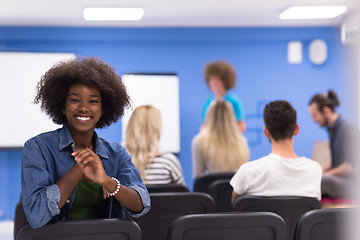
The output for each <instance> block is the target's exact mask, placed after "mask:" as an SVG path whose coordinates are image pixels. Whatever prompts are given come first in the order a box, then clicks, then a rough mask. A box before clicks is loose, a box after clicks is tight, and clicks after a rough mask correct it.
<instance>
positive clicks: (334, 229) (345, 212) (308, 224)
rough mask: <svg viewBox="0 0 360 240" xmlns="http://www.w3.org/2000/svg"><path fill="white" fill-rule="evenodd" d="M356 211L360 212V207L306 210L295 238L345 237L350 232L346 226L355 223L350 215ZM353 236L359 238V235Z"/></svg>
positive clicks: (299, 222) (340, 239)
mask: <svg viewBox="0 0 360 240" xmlns="http://www.w3.org/2000/svg"><path fill="white" fill-rule="evenodd" d="M354 213H357V214H358V213H360V212H359V209H351V208H336V209H316V210H312V211H309V212H306V213H305V214H304V215H303V216H302V217H301V218H300V219H299V221H298V223H297V225H296V229H295V235H294V240H323V239H326V240H342V239H345V236H346V235H347V233H348V231H346V229H345V227H346V226H348V225H351V224H354V222H352V219H351V217H350V216H351V215H352V214H354ZM352 237H354V238H351V239H359V236H352ZM346 239H347V238H346Z"/></svg>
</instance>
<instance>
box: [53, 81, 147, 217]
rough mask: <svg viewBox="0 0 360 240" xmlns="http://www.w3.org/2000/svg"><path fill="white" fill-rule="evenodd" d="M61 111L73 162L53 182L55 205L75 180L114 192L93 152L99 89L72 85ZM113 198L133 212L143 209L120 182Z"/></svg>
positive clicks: (131, 192)
mask: <svg viewBox="0 0 360 240" xmlns="http://www.w3.org/2000/svg"><path fill="white" fill-rule="evenodd" d="M63 114H64V115H66V119H67V124H68V127H69V130H70V133H71V136H72V138H73V140H74V142H75V151H74V152H73V153H72V154H71V155H72V156H74V158H75V161H76V163H77V164H75V165H74V166H73V167H72V168H71V169H69V171H68V172H67V173H66V174H65V175H64V176H63V177H62V178H61V179H60V180H59V181H58V182H57V183H56V184H57V185H58V186H59V189H60V202H59V204H58V206H59V208H62V206H63V205H64V204H65V202H66V200H67V199H68V197H69V196H70V194H71V192H72V191H73V189H74V188H75V186H76V185H77V183H78V181H79V180H83V181H86V182H93V183H97V184H99V185H100V186H102V187H103V189H104V198H106V197H107V195H106V194H105V190H107V191H109V192H114V191H115V189H116V183H115V182H114V181H113V180H112V179H111V178H110V177H109V176H108V175H107V174H106V172H105V169H104V167H103V165H102V162H101V160H100V158H99V156H98V155H97V154H96V153H94V151H93V150H94V143H93V141H92V139H93V134H94V130H95V125H96V123H97V122H98V121H99V119H100V117H101V116H102V115H103V112H102V102H101V94H100V92H99V91H98V90H97V89H96V88H94V87H91V86H88V85H85V84H82V83H77V84H74V85H72V86H71V87H70V89H69V91H68V95H67V98H66V100H65V106H64V108H63ZM115 198H116V199H117V200H118V201H119V202H120V203H121V204H122V205H124V206H125V207H126V208H128V209H130V210H131V211H133V212H141V211H142V210H143V208H144V207H143V205H142V202H141V198H140V196H139V194H138V193H137V192H136V191H135V190H134V189H132V188H128V187H126V186H123V185H121V187H120V190H119V192H118V193H117V194H116V195H115Z"/></svg>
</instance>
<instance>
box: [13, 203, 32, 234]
mask: <svg viewBox="0 0 360 240" xmlns="http://www.w3.org/2000/svg"><path fill="white" fill-rule="evenodd" d="M27 224H29V222H28V221H27V219H26V216H25V212H24V207H23V203H22V201H21V200H20V201H19V202H18V203H17V204H16V207H15V215H14V234H13V235H14V239H15V238H16V235H17V233H18V232H19V230H20V229H21V228H22V227H23V226H25V225H27Z"/></svg>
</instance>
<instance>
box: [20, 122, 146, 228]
mask: <svg viewBox="0 0 360 240" xmlns="http://www.w3.org/2000/svg"><path fill="white" fill-rule="evenodd" d="M94 139H95V153H96V154H97V155H98V156H99V157H100V159H101V161H102V164H103V166H104V169H105V171H106V173H107V175H109V176H110V177H116V178H117V179H118V180H119V181H120V183H121V184H122V185H124V186H127V187H130V188H133V189H134V190H135V191H137V192H138V194H139V195H140V198H141V201H142V204H143V206H144V209H143V210H142V212H140V213H134V212H132V211H131V210H129V209H126V208H125V207H123V206H122V205H121V204H120V203H119V201H117V200H116V199H114V197H111V198H110V199H107V200H106V201H105V202H104V204H102V206H100V207H101V209H99V212H101V213H102V216H101V217H112V218H114V217H116V218H124V217H125V213H124V209H125V210H126V211H127V213H128V214H129V215H130V216H132V217H139V216H142V215H144V214H145V213H146V212H148V211H149V210H150V197H149V193H148V191H147V189H146V187H145V185H144V183H143V182H142V180H141V177H140V174H139V171H138V170H137V169H136V168H135V166H134V164H133V163H132V161H131V157H130V156H129V154H128V153H127V152H126V150H125V149H124V148H123V147H122V146H121V145H120V143H109V142H107V141H105V140H104V139H102V138H99V137H98V136H97V134H96V132H94ZM73 146H74V141H73V139H72V137H71V134H70V131H69V129H68V127H67V125H66V124H64V126H63V127H62V128H60V129H57V130H55V131H51V132H47V133H42V134H40V135H38V136H36V137H34V138H31V139H29V140H28V141H26V143H25V145H24V149H23V156H22V166H21V196H22V200H23V205H24V211H25V215H26V218H27V219H28V221H29V224H30V226H31V227H32V228H38V227H41V226H43V225H45V224H46V223H48V222H49V221H58V220H66V219H68V217H69V214H70V209H71V205H72V202H73V200H74V197H75V194H76V189H77V188H76V187H75V189H74V190H73V191H72V193H71V194H70V196H69V198H68V200H67V201H66V203H65V204H64V206H63V207H62V208H61V209H59V208H58V203H59V202H60V190H59V187H58V185H56V183H57V182H58V181H59V180H60V179H61V178H62V177H63V176H64V175H65V173H66V172H67V171H68V170H69V169H70V168H71V167H72V166H73V165H74V164H76V162H75V160H74V157H73V156H71V153H72V152H73V151H74V147H73Z"/></svg>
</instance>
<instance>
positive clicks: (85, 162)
mask: <svg viewBox="0 0 360 240" xmlns="http://www.w3.org/2000/svg"><path fill="white" fill-rule="evenodd" d="M71 155H72V156H73V157H74V158H75V161H76V163H77V164H78V165H79V166H80V168H81V169H82V170H83V172H84V175H85V176H86V177H87V178H88V179H90V180H91V181H93V182H96V183H99V184H102V183H103V182H104V181H105V180H106V177H107V174H106V172H105V169H104V167H103V165H102V162H101V160H100V158H99V156H98V155H97V154H96V153H94V152H93V151H92V150H91V149H89V148H86V149H80V150H77V151H75V152H73V153H72V154H71Z"/></svg>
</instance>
